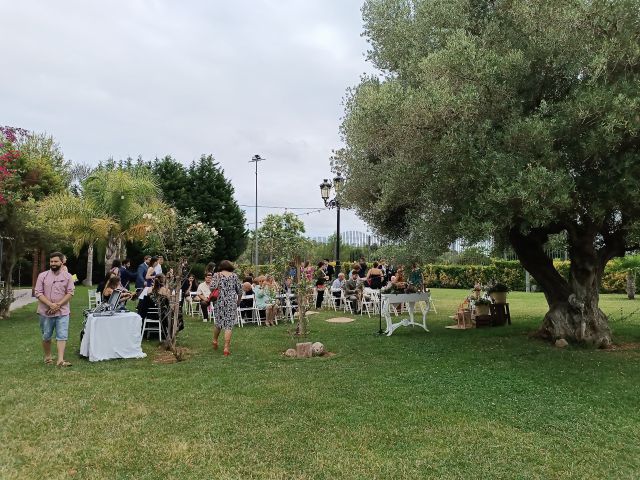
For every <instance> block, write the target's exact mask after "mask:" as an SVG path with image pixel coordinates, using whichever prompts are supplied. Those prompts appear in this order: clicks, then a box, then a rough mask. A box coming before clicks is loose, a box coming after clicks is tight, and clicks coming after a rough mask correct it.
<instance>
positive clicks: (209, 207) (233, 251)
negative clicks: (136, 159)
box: [149, 155, 248, 263]
mask: <svg viewBox="0 0 640 480" xmlns="http://www.w3.org/2000/svg"><path fill="white" fill-rule="evenodd" d="M149 167H150V168H151V170H152V172H153V173H154V175H155V177H156V179H157V182H158V185H159V186H160V189H161V190H162V194H163V197H164V199H165V200H166V201H167V202H168V203H170V204H172V205H173V206H174V207H175V208H176V210H178V212H179V213H182V214H185V215H186V214H189V212H191V211H193V212H194V214H195V219H196V220H198V221H201V222H206V223H208V224H209V225H212V226H213V227H215V228H216V230H217V231H218V237H217V238H216V247H215V251H214V256H213V261H215V262H216V263H217V262H219V261H220V260H224V259H228V260H235V259H236V258H238V257H239V256H240V254H241V253H242V252H243V251H244V249H245V247H246V245H247V238H248V234H247V231H246V228H245V216H244V212H243V211H242V210H241V209H240V207H239V205H238V203H237V202H236V200H235V198H234V197H233V195H234V189H233V186H232V185H231V182H229V180H227V179H226V178H225V176H224V170H222V169H221V168H220V166H219V164H218V163H217V162H216V161H215V160H214V158H213V156H212V155H203V156H201V157H200V159H199V160H198V161H197V162H192V163H191V165H190V166H189V167H185V166H184V165H182V164H181V163H180V162H178V161H176V160H175V159H173V158H172V157H170V156H167V157H164V158H162V159H156V160H155V161H154V162H153V163H150V164H149Z"/></svg>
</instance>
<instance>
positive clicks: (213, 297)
mask: <svg viewBox="0 0 640 480" xmlns="http://www.w3.org/2000/svg"><path fill="white" fill-rule="evenodd" d="M219 296H220V289H219V288H214V289H213V290H212V291H211V295H209V303H211V304H214V303H216V301H217V300H218V297H219Z"/></svg>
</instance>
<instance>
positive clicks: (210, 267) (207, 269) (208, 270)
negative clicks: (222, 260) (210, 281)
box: [204, 262, 216, 275]
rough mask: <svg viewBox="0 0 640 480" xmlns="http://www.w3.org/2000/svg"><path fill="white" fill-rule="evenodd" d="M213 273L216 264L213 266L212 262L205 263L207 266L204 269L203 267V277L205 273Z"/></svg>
mask: <svg viewBox="0 0 640 480" xmlns="http://www.w3.org/2000/svg"><path fill="white" fill-rule="evenodd" d="M215 271H216V264H215V263H213V262H209V263H207V266H206V267H204V273H205V275H206V274H207V273H215Z"/></svg>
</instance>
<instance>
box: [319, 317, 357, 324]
mask: <svg viewBox="0 0 640 480" xmlns="http://www.w3.org/2000/svg"><path fill="white" fill-rule="evenodd" d="M325 321H326V322H329V323H351V322H353V321H354V320H353V318H349V317H335V318H327V320H325Z"/></svg>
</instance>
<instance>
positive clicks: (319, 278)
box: [314, 262, 328, 310]
mask: <svg viewBox="0 0 640 480" xmlns="http://www.w3.org/2000/svg"><path fill="white" fill-rule="evenodd" d="M323 266H324V262H319V263H318V268H317V269H316V271H315V273H314V278H315V281H316V291H317V292H318V294H317V295H316V310H318V309H319V308H320V307H322V301H323V300H324V287H325V283H326V281H327V279H328V277H327V276H326V274H325V273H324V270H323V269H322V267H323Z"/></svg>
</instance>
